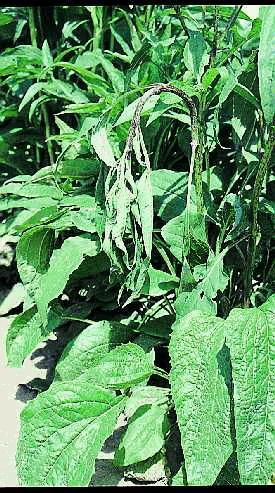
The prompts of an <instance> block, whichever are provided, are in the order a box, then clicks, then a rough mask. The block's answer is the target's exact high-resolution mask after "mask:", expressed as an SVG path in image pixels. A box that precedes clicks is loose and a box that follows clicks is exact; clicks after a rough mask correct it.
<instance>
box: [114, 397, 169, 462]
mask: <svg viewBox="0 0 275 493" xmlns="http://www.w3.org/2000/svg"><path fill="white" fill-rule="evenodd" d="M168 430H169V421H168V417H167V404H162V405H157V404H152V405H150V404H144V405H142V406H140V407H139V408H138V409H137V411H136V412H135V413H134V414H133V416H132V417H131V418H130V420H129V424H128V427H127V430H126V433H125V434H124V435H123V437H122V439H121V441H120V444H119V447H118V449H117V451H116V453H115V459H114V463H115V464H117V465H119V466H128V465H129V464H135V463H136V462H140V461H143V460H146V459H148V458H149V457H152V456H153V455H154V454H156V453H157V452H158V451H159V450H160V449H161V448H162V446H163V445H164V440H165V437H166V434H167V432H168Z"/></svg>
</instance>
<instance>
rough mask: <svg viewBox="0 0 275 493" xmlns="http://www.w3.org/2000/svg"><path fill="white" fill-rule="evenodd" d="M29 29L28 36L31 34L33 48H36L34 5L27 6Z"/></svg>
mask: <svg viewBox="0 0 275 493" xmlns="http://www.w3.org/2000/svg"><path fill="white" fill-rule="evenodd" d="M29 29H30V36H31V44H32V46H34V47H35V48H37V38H36V35H37V30H36V27H35V19H34V7H29Z"/></svg>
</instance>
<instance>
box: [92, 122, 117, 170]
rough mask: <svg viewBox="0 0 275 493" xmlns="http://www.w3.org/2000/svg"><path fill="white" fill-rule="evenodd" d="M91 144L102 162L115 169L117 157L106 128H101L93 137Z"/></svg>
mask: <svg viewBox="0 0 275 493" xmlns="http://www.w3.org/2000/svg"><path fill="white" fill-rule="evenodd" d="M91 144H92V146H93V148H94V150H95V152H96V153H97V155H98V157H99V159H101V161H103V162H104V163H105V164H107V166H111V167H114V166H115V165H116V160H115V156H114V154H113V151H112V148H111V145H110V143H109V141H108V137H107V133H106V130H105V128H101V129H100V130H99V131H98V132H96V133H95V134H94V135H93V136H92V138H91Z"/></svg>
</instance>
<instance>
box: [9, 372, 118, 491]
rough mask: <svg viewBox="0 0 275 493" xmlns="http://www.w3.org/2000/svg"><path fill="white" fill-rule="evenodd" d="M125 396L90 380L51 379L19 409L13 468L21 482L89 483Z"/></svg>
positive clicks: (41, 484)
mask: <svg viewBox="0 0 275 493" xmlns="http://www.w3.org/2000/svg"><path fill="white" fill-rule="evenodd" d="M125 401H126V398H125V397H122V396H118V397H116V396H115V395H114V394H113V393H112V392H110V391H107V390H104V389H102V388H97V387H95V386H92V387H91V384H90V383H89V382H85V381H79V382H78V385H77V386H76V385H75V383H74V382H58V383H53V384H52V386H51V387H50V389H49V390H47V391H46V392H42V393H40V394H39V395H38V397H37V398H36V399H35V400H33V401H31V402H29V403H28V404H27V406H26V407H25V409H23V411H22V413H21V430H20V437H19V442H18V447H17V455H16V461H17V470H18V476H19V479H20V483H21V484H22V485H25V486H38V485H39V486H88V484H89V482H90V480H91V477H92V476H93V474H94V470H95V459H96V458H97V455H98V453H99V451H100V449H101V448H102V446H103V444H104V442H105V440H106V439H107V438H108V437H109V436H110V435H111V434H112V432H113V430H114V428H115V425H116V421H117V418H118V416H119V414H120V412H121V411H122V409H123V406H124V404H125Z"/></svg>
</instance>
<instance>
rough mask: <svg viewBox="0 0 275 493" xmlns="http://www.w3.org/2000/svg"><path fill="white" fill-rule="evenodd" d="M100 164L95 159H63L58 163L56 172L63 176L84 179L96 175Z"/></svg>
mask: <svg viewBox="0 0 275 493" xmlns="http://www.w3.org/2000/svg"><path fill="white" fill-rule="evenodd" d="M99 168H100V164H99V162H98V160H96V159H81V158H79V159H64V160H63V161H61V163H60V164H59V165H58V170H57V174H58V176H62V177H64V178H72V179H74V180H76V179H82V180H83V179H84V178H90V177H96V176H98V173H99Z"/></svg>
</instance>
